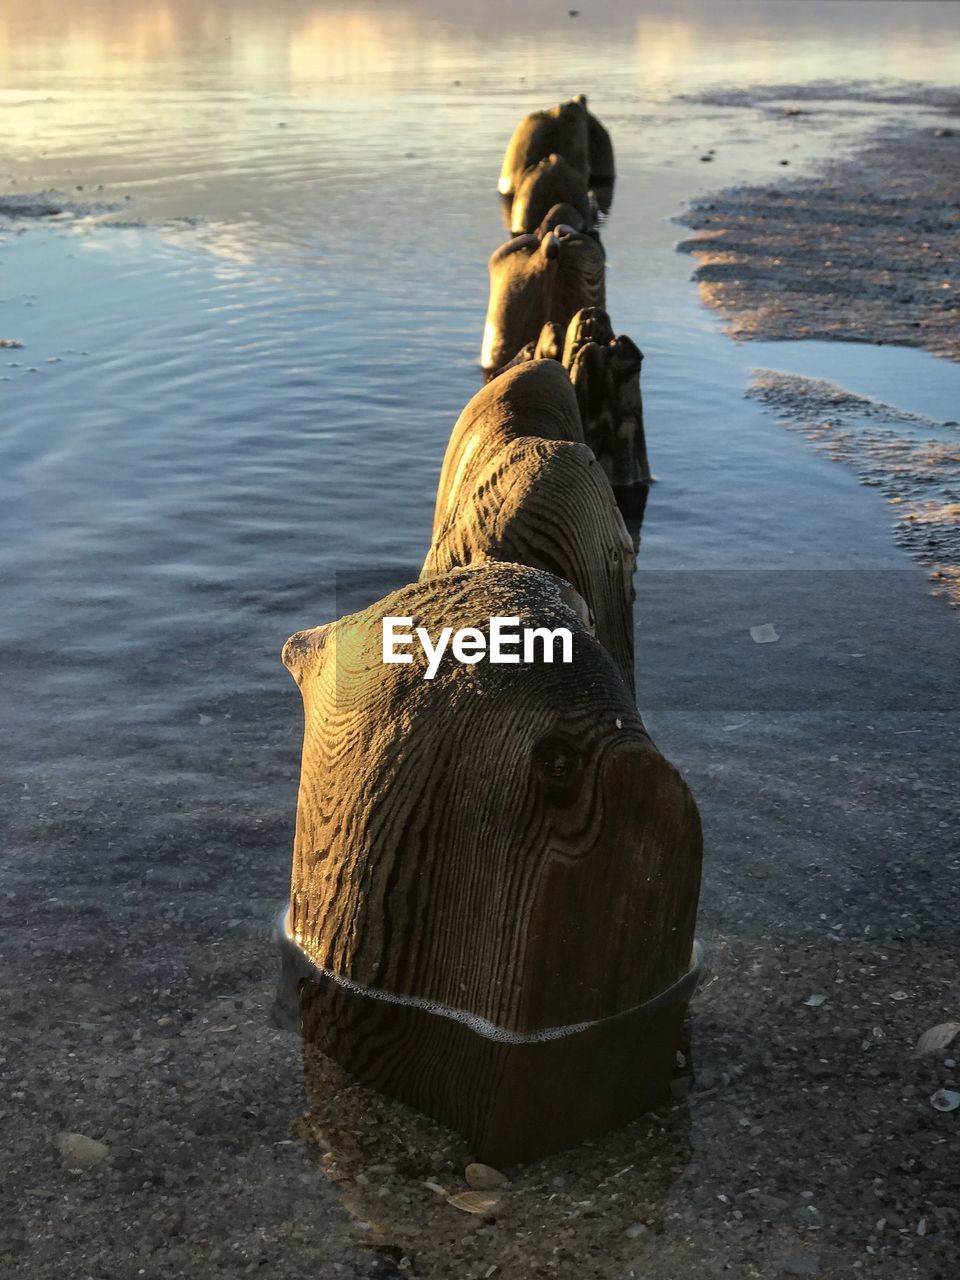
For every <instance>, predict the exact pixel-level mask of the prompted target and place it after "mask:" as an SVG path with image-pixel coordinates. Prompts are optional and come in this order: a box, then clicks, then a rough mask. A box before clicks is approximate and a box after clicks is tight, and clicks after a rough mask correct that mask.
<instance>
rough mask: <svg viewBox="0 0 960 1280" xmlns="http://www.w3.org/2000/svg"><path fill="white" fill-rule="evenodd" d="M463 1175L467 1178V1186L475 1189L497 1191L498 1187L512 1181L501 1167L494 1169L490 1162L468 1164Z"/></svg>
mask: <svg viewBox="0 0 960 1280" xmlns="http://www.w3.org/2000/svg"><path fill="white" fill-rule="evenodd" d="M463 1176H464V1177H465V1178H466V1180H467V1186H468V1187H471V1188H472V1189H473V1190H474V1191H495V1190H496V1189H497V1187H505V1186H506V1185H507V1183H508V1182H509V1181H510V1179H509V1178H508V1177H507V1176H506V1175H505V1174H503V1173H501V1172H500V1170H499V1169H493V1168H491V1166H490V1165H488V1164H468V1165H467V1167H466V1169H465V1170H464V1173H463Z"/></svg>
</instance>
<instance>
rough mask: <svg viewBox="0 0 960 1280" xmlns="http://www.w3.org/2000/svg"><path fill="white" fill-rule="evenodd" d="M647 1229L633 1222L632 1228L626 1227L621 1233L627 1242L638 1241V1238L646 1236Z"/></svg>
mask: <svg viewBox="0 0 960 1280" xmlns="http://www.w3.org/2000/svg"><path fill="white" fill-rule="evenodd" d="M646 1233H647V1228H646V1226H645V1225H644V1223H642V1222H635V1223H634V1224H633V1226H632V1227H627V1229H626V1231H625V1232H624V1233H623V1234H624V1235H625V1236H626V1237H627V1239H628V1240H638V1239H639V1238H640V1236H643V1235H646Z"/></svg>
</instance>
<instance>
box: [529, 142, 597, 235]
mask: <svg viewBox="0 0 960 1280" xmlns="http://www.w3.org/2000/svg"><path fill="white" fill-rule="evenodd" d="M558 205H560V206H569V207H570V208H571V209H572V210H573V217H570V215H569V214H564V215H563V221H565V222H567V223H568V224H569V225H570V226H572V227H573V228H574V229H576V230H578V231H589V230H591V229H592V228H593V210H592V207H591V204H590V195H589V192H588V191H587V184H586V182H585V181H584V178H583V175H582V174H581V173H580V172H578V170H576V169H575V168H574V167H573V165H571V164H568V162H567V161H566V160H564V158H563V156H557V155H550V156H547V157H546V158H545V159H543V160H541V161H540V163H539V164H535V165H533V166H532V167H531V168H529V169H526V170H525V171H524V173H523V176H522V177H521V179H520V183H519V185H518V187H517V190H516V193H515V194H514V197H513V205H512V207H511V211H510V230H511V232H512V233H513V234H514V235H522V234H524V233H529V232H533V231H536V229H537V228H538V227H539V226H540V224H541V223H542V222H543V221H544V219H545V218H547V217H548V215H550V214H551V213H552V210H553V209H554V208H555V207H556V206H558ZM558 221H559V220H558ZM557 224H558V223H557V222H553V225H554V226H556V225H557Z"/></svg>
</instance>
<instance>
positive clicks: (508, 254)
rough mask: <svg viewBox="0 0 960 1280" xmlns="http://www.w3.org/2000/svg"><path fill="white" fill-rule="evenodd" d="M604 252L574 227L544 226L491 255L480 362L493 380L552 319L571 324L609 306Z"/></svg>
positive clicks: (515, 238) (513, 240) (503, 246)
mask: <svg viewBox="0 0 960 1280" xmlns="http://www.w3.org/2000/svg"><path fill="white" fill-rule="evenodd" d="M604 271H605V258H604V253H603V249H602V248H601V247H600V245H599V243H598V242H597V241H596V240H595V239H594V238H593V237H592V236H590V235H588V234H586V233H585V232H582V231H576V230H574V229H573V228H572V227H567V226H564V225H560V226H558V227H554V228H548V227H546V226H544V225H541V227H540V228H539V229H538V231H537V232H535V233H534V234H532V235H522V236H514V238H513V239H512V240H508V241H507V242H506V244H503V245H501V246H500V248H499V249H497V250H496V251H495V252H494V253H493V254H492V255H491V257H490V263H489V272H490V298H489V302H488V305H487V317H486V323H485V325H484V331H483V344H482V348H481V352H480V364H481V366H482V368H483V370H484V373H485V374H486V375H487V376H488V377H490V376H492V375H493V374H494V373H496V372H497V370H499V369H501V368H503V366H504V365H506V364H507V363H508V362H509V361H510V360H512V359H513V357H514V356H515V355H516V354H517V352H518V351H519V350H520V349H521V348H522V347H524V346H526V344H527V343H528V342H536V341H537V339H538V337H539V336H540V331H541V330H542V328H543V326H544V325H545V324H546V323H547V322H548V321H553V322H554V323H556V324H559V325H562V326H563V327H564V328H566V326H567V325H568V324H569V322H570V320H571V319H572V318H573V316H574V315H575V314H576V313H577V312H578V311H579V310H580V309H581V308H583V307H602V306H603V305H604V302H605V296H606V293H605V282H604Z"/></svg>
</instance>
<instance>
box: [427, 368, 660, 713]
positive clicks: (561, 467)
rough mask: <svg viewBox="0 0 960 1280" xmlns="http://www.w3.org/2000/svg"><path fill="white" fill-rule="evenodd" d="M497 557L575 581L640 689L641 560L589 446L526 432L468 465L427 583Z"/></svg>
mask: <svg viewBox="0 0 960 1280" xmlns="http://www.w3.org/2000/svg"><path fill="white" fill-rule="evenodd" d="M491 385H494V384H491ZM491 560H494V561H501V562H506V563H515V564H525V565H530V566H531V567H532V568H534V569H545V570H547V571H548V572H550V573H554V574H557V575H558V576H559V577H561V578H563V579H564V580H565V581H566V582H569V583H571V585H572V586H574V587H575V588H576V590H577V591H578V592H579V593H580V595H581V596H582V597H583V599H584V600H585V601H586V604H587V606H588V608H589V610H590V614H591V617H592V619H593V625H594V631H595V634H596V637H597V639H598V640H599V641H600V643H601V644H602V645H603V646H604V648H605V649H606V650H607V652H608V653H609V654H610V656H611V657H612V658H613V660H614V662H615V663H616V665H617V668H618V670H619V672H620V674H621V676H622V677H623V680H624V682H625V683H626V685H627V687H628V688H629V689H630V690H631V692H632V691H633V688H634V672H633V600H634V595H635V593H634V587H633V571H634V567H635V560H636V557H635V554H634V548H633V542H632V540H631V538H630V535H629V534H628V533H627V530H626V527H625V526H624V523H623V519H622V517H621V515H620V512H619V510H618V509H617V503H616V498H615V497H614V494H613V490H612V489H611V487H610V482H609V480H608V479H607V477H606V475H605V473H604V471H603V469H602V468H601V466H600V464H599V463H598V462H597V460H596V458H595V457H594V455H593V453H592V452H591V451H590V449H588V448H587V446H586V445H582V444H573V443H571V442H570V441H567V440H542V439H532V438H531V437H529V436H523V437H521V438H520V439H518V440H515V441H513V442H512V443H511V444H508V445H507V446H506V447H505V448H503V449H501V450H500V451H499V453H497V454H496V455H495V456H494V457H493V459H492V460H491V461H490V462H489V463H488V464H487V466H486V467H484V469H483V470H482V471H481V472H479V473H474V472H473V470H472V469H468V471H467V472H466V479H465V480H464V481H463V482H462V483H461V484H460V485H459V486H458V488H457V490H456V491H455V492H453V493H451V494H450V495H449V497H448V503H447V510H446V514H445V516H444V518H443V521H442V524H441V526H440V528H439V529H438V530H437V532H436V534H435V535H434V539H433V544H432V546H431V547H430V551H429V552H428V554H427V559H426V562H425V564H424V567H423V572H422V574H421V579H426V578H433V577H436V576H437V575H438V574H440V573H445V572H447V571H448V570H450V569H456V568H462V567H465V566H467V565H474V564H481V563H484V562H486V561H491Z"/></svg>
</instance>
